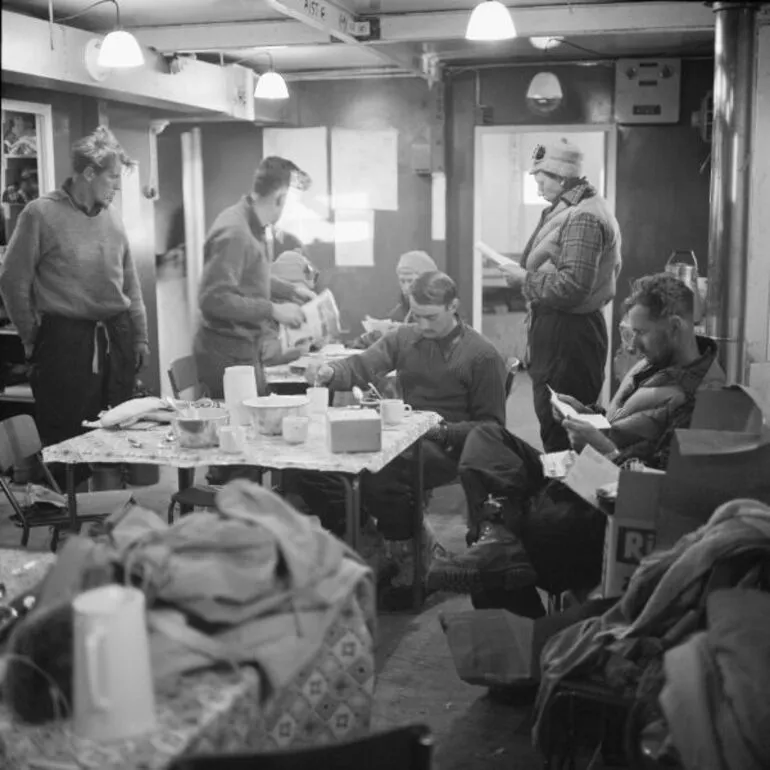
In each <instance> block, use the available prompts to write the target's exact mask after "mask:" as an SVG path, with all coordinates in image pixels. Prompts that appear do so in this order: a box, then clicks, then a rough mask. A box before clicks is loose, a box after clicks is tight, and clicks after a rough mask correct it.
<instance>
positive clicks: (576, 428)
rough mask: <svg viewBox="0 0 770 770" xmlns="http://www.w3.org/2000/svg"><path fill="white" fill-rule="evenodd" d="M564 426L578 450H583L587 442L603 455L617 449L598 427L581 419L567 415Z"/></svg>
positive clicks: (573, 445)
mask: <svg viewBox="0 0 770 770" xmlns="http://www.w3.org/2000/svg"><path fill="white" fill-rule="evenodd" d="M562 427H563V428H564V430H566V431H567V435H568V436H569V441H570V444H572V448H573V449H574V450H575V451H576V452H582V451H583V449H584V447H585V446H586V444H588V445H589V446H592V447H593V448H594V449H595V450H596V451H597V452H599V453H600V454H603V455H608V454H611V453H612V452H614V451H615V450H616V449H617V447H616V446H615V444H613V443H612V441H610V439H608V438H607V437H606V436H605V435H604V434H603V433H602V432H601V431H600V430H599V429H598V428H594V426H593V425H589V424H588V423H587V422H584V421H583V420H581V419H576V418H572V417H567V418H565V419H564V421H563V422H562Z"/></svg>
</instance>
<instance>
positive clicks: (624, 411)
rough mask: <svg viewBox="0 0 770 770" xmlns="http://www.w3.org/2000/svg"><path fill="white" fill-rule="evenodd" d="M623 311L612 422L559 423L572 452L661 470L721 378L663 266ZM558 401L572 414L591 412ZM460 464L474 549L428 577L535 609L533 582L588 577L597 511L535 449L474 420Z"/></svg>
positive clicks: (498, 602)
mask: <svg viewBox="0 0 770 770" xmlns="http://www.w3.org/2000/svg"><path fill="white" fill-rule="evenodd" d="M626 308H627V310H628V321H629V323H630V327H631V329H632V330H633V336H634V344H635V346H636V348H637V349H638V351H639V352H640V353H641V354H642V356H643V358H642V360H640V361H639V362H638V363H637V364H636V365H635V366H634V367H633V368H632V369H631V370H630V371H629V372H628V373H627V374H626V376H625V378H624V379H623V382H622V383H621V385H620V388H619V389H618V392H617V393H616V394H615V397H614V398H613V400H612V403H611V404H610V406H609V409H608V410H607V413H606V416H607V419H608V421H609V423H610V425H611V427H610V429H609V430H608V431H606V432H601V431H599V430H597V429H596V428H594V427H592V426H590V425H589V424H587V423H586V422H585V421H581V420H580V419H578V418H573V419H569V418H568V419H565V420H563V422H562V424H563V426H564V427H565V428H566V429H567V433H568V435H569V437H570V442H571V444H572V447H573V449H574V450H576V451H578V452H579V451H582V449H583V448H584V447H585V446H586V445H590V446H592V447H593V448H594V449H596V450H597V451H598V452H600V453H601V454H603V455H605V456H606V457H608V458H609V459H611V460H613V461H614V462H616V463H618V464H621V463H623V462H625V461H628V460H631V459H635V460H638V461H641V462H642V463H644V464H645V465H647V466H649V467H654V468H659V469H663V468H665V466H666V463H667V461H668V452H669V448H670V443H671V440H672V438H673V435H674V430H675V429H676V428H685V427H687V426H688V425H689V422H690V418H691V416H692V411H693V407H694V405H695V394H696V391H697V390H698V389H699V388H703V387H720V386H722V385H723V384H724V381H725V376H724V372H723V371H722V369H721V367H720V366H719V364H718V362H717V360H716V355H717V346H716V343H715V342H714V341H713V340H711V339H707V338H705V337H697V336H696V335H695V330H694V324H693V294H692V292H691V291H690V289H689V288H688V287H687V286H686V285H685V284H684V283H682V282H681V281H679V280H677V279H676V278H674V277H673V276H670V275H668V274H665V273H661V274H658V275H652V276H648V277H645V278H641V279H640V280H638V281H637V282H636V283H635V284H634V287H633V290H632V293H631V296H630V297H629V298H628V299H627V300H626ZM562 398H563V400H565V401H567V402H568V403H569V404H571V405H572V406H573V408H574V409H576V410H577V412H579V413H587V412H595V411H597V410H596V408H590V407H586V406H584V405H583V404H581V403H580V402H578V401H577V400H576V399H573V398H570V397H568V396H562ZM554 413H555V414H556V410H554ZM559 419H561V418H560V417H559ZM459 472H460V479H461V482H462V485H463V489H464V490H465V495H466V498H467V502H468V511H469V517H470V520H469V533H468V537H467V540H468V542H469V545H470V544H471V543H472V545H471V546H470V548H469V550H468V551H467V552H466V554H464V555H463V556H459V557H455V558H454V559H453V560H452V561H451V562H450V561H445V562H442V563H434V569H433V571H432V573H431V574H430V575H429V577H428V582H429V585H431V586H432V587H434V588H447V589H449V590H461V591H462V590H470V592H471V597H472V600H473V604H474V607H476V608H478V609H482V608H491V607H503V608H505V609H508V610H510V611H512V612H515V613H516V614H519V615H527V616H530V617H538V616H539V615H542V614H543V607H542V604H541V602H540V598H539V596H538V593H537V591H536V588H535V587H536V586H538V587H540V588H543V589H545V590H547V591H548V592H550V593H561V592H563V591H567V590H571V591H573V592H575V593H580V592H586V591H590V589H592V588H594V587H595V586H596V585H597V584H598V582H599V580H600V577H601V568H602V554H603V549H604V529H605V520H606V517H605V515H604V514H603V513H600V512H599V511H598V510H596V509H595V508H593V507H591V506H590V505H588V504H587V503H585V502H583V500H582V499H581V498H579V497H578V496H577V495H576V494H574V493H573V492H572V491H571V490H570V489H568V488H567V487H566V486H565V485H564V484H562V483H561V482H560V481H549V480H548V479H546V478H545V476H544V475H543V468H542V464H541V461H540V453H539V452H538V451H537V450H536V449H535V448H534V447H532V446H530V445H529V444H527V443H526V442H525V441H523V440H522V439H520V438H518V437H517V436H515V435H513V434H511V433H509V432H508V431H506V430H505V429H504V428H503V427H502V426H499V425H482V426H479V427H478V428H476V429H474V430H473V431H472V432H471V434H470V435H469V436H468V439H467V441H466V443H465V447H464V450H463V455H462V457H461V459H460V465H459ZM490 496H495V497H497V498H498V500H499V502H498V503H497V504H495V502H494V501H490V500H489V497H490ZM460 585H463V586H464V588H462V589H460V588H458V587H459V586H460Z"/></svg>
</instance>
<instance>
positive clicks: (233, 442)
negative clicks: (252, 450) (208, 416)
mask: <svg viewBox="0 0 770 770" xmlns="http://www.w3.org/2000/svg"><path fill="white" fill-rule="evenodd" d="M245 446H246V428H244V427H243V425H223V426H222V427H221V428H220V429H219V448H220V449H221V450H222V451H223V452H231V453H233V454H237V453H238V452H242V451H243V450H244V447H245Z"/></svg>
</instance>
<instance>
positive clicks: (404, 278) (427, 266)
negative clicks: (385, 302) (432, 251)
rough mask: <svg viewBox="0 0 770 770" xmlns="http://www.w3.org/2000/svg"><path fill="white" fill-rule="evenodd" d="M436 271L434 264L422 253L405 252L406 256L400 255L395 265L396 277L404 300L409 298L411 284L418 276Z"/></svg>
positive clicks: (428, 256) (436, 267)
mask: <svg viewBox="0 0 770 770" xmlns="http://www.w3.org/2000/svg"><path fill="white" fill-rule="evenodd" d="M437 270H438V266H437V265H436V263H435V262H434V261H433V259H432V258H431V257H430V255H428V254H426V253H425V252H424V251H407V252H406V254H402V255H401V259H399V260H398V265H396V275H397V276H398V285H399V286H400V287H401V294H402V295H403V296H404V298H406V297H408V296H409V291H410V289H411V288H412V284H413V283H414V282H415V280H417V278H418V277H419V276H421V275H423V274H425V273H434V272H436V271H437Z"/></svg>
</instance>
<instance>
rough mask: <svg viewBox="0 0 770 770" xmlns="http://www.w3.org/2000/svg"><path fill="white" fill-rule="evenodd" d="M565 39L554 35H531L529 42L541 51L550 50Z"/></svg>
mask: <svg viewBox="0 0 770 770" xmlns="http://www.w3.org/2000/svg"><path fill="white" fill-rule="evenodd" d="M563 41H564V38H563V37H555V36H553V35H552V36H550V37H531V38H530V39H529V42H530V43H531V44H532V45H533V46H534V47H535V48H539V49H540V50H541V51H550V50H551V49H552V48H556V47H557V46H560V45H561V44H562V42H563Z"/></svg>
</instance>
